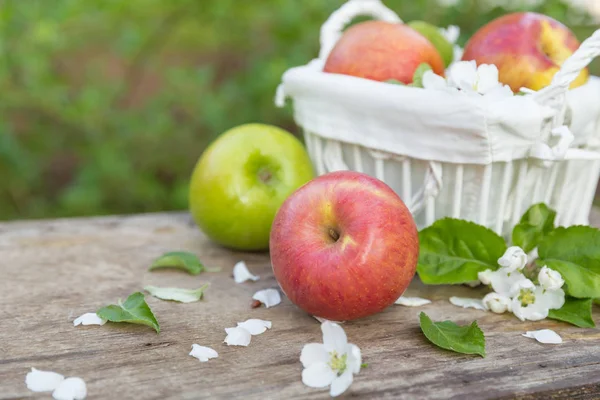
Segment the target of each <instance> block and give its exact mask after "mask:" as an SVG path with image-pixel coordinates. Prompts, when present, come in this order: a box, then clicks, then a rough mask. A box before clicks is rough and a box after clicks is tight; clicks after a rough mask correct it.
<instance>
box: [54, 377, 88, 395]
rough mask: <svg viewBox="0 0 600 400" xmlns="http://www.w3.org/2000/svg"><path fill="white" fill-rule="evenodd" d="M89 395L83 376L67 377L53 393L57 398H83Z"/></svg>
mask: <svg viewBox="0 0 600 400" xmlns="http://www.w3.org/2000/svg"><path fill="white" fill-rule="evenodd" d="M85 396H87V387H86V386H85V382H84V381H83V379H81V378H77V377H74V378H67V379H65V380H64V381H62V383H61V384H60V385H58V387H57V388H56V390H54V392H53V393H52V397H54V399H55V400H83V399H85Z"/></svg>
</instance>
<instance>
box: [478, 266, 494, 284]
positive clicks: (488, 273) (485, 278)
mask: <svg viewBox="0 0 600 400" xmlns="http://www.w3.org/2000/svg"><path fill="white" fill-rule="evenodd" d="M493 274H494V271H492V270H491V269H486V270H485V271H482V272H479V273H478V274H477V279H479V281H480V282H481V283H483V284H484V285H489V284H490V283H492V277H493Z"/></svg>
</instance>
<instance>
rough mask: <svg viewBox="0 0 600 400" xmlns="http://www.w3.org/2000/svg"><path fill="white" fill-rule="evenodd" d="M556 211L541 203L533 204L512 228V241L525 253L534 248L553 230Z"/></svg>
mask: <svg viewBox="0 0 600 400" xmlns="http://www.w3.org/2000/svg"><path fill="white" fill-rule="evenodd" d="M555 217H556V211H554V210H552V209H550V208H548V206H546V205H545V204H543V203H540V204H534V205H533V206H531V207H530V208H529V210H527V211H526V212H525V214H523V216H522V217H521V221H520V222H519V223H518V224H517V225H516V226H515V227H514V228H513V231H512V242H513V244H514V245H515V246H519V247H520V248H522V249H523V251H525V252H526V253H529V252H530V251H531V250H533V249H534V248H536V247H537V246H538V244H539V243H540V242H541V241H542V239H543V238H544V237H545V236H546V235H548V234H549V233H550V232H552V231H553V230H554V218H555Z"/></svg>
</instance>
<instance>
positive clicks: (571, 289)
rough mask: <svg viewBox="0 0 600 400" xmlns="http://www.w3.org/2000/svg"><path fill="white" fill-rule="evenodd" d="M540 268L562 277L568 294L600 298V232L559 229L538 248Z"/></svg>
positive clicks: (594, 229) (575, 228)
mask: <svg viewBox="0 0 600 400" xmlns="http://www.w3.org/2000/svg"><path fill="white" fill-rule="evenodd" d="M538 254H539V260H538V261H537V264H538V265H547V266H548V268H551V269H554V270H556V271H558V272H560V274H561V275H562V277H563V279H564V280H565V283H566V288H565V292H566V293H567V294H569V295H571V296H573V297H577V298H584V299H587V298H599V297H600V230H598V229H596V228H592V227H589V226H571V227H569V228H556V229H555V230H554V231H552V232H551V233H550V234H549V235H548V236H546V237H544V239H543V240H542V241H541V242H540V244H539V246H538Z"/></svg>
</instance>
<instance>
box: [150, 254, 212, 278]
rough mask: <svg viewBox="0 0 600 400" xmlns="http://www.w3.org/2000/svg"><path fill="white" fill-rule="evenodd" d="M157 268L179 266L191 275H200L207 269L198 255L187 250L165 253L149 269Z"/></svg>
mask: <svg viewBox="0 0 600 400" xmlns="http://www.w3.org/2000/svg"><path fill="white" fill-rule="evenodd" d="M157 268H179V269H182V270H184V271H186V272H187V273H189V274H191V275H198V274H199V273H201V272H203V271H205V270H206V268H205V267H204V265H203V264H202V263H201V262H200V260H199V259H198V256H196V255H195V254H193V253H188V252H186V251H172V252H169V253H165V254H163V255H162V256H160V257H158V258H157V259H156V260H154V262H153V263H152V265H151V266H150V268H148V271H152V270H154V269H157Z"/></svg>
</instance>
